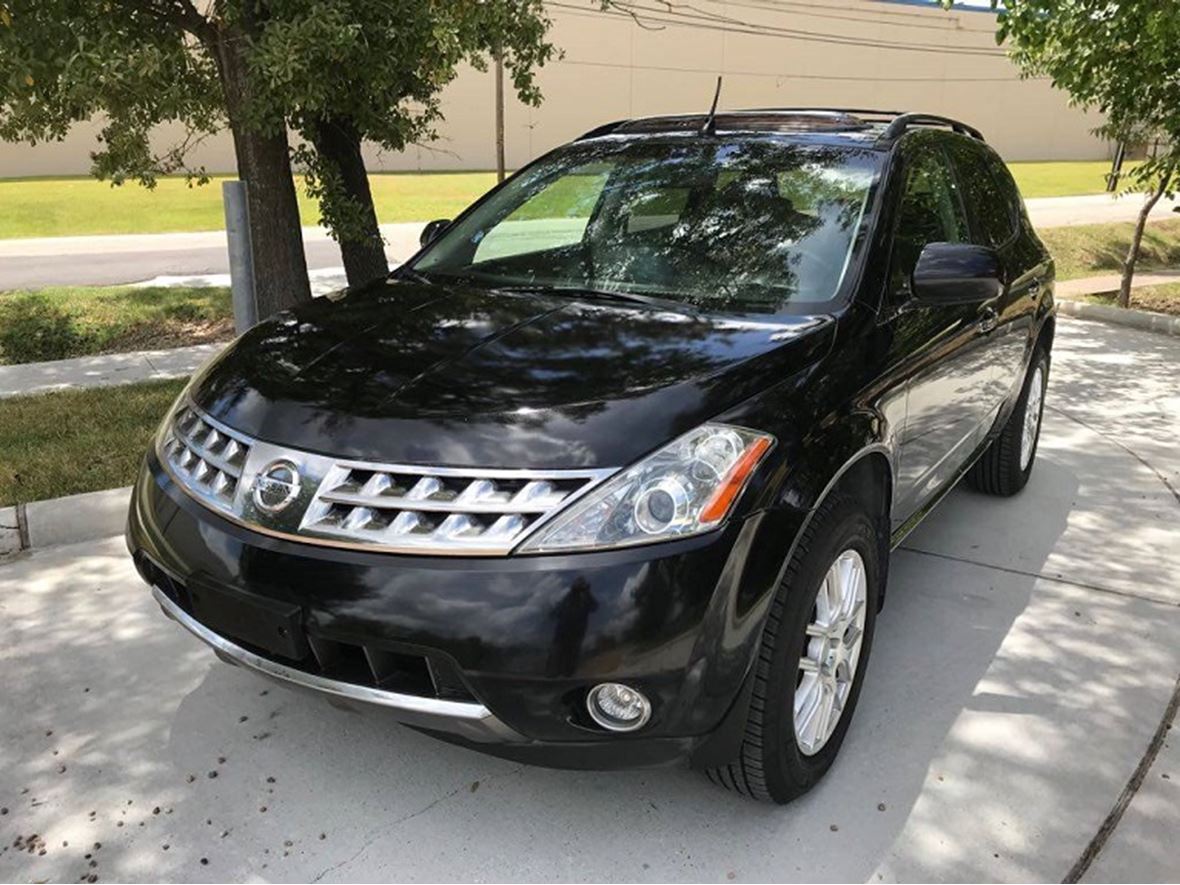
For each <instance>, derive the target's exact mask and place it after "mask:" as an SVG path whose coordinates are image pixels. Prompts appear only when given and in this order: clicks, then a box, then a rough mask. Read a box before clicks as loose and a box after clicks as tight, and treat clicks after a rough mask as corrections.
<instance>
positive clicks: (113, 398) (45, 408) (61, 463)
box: [0, 7, 187, 507]
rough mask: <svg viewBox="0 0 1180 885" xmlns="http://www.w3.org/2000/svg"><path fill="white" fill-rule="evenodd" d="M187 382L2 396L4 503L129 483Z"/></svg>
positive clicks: (0, 486)
mask: <svg viewBox="0 0 1180 885" xmlns="http://www.w3.org/2000/svg"><path fill="white" fill-rule="evenodd" d="M0 8H2V7H0ZM186 383H187V379H181V380H178V381H150V382H147V383H143V384H127V385H123V386H120V387H92V388H89V389H85V390H63V391H58V392H55V393H44V394H37V395H34V396H16V397H9V398H7V399H0V507H3V506H6V505H9V504H16V503H18V502H28V501H40V500H43V499H45V498H58V497H61V496H62V495H74V494H77V493H79V492H91V491H95V490H98V489H110V488H115V487H117V486H125V485H130V484H131V483H132V482H133V481H134V480H135V475H136V472H137V471H138V470H139V468H140V466H141V465H142V464H143V453H144V452H146V451H147V448H148V446H149V445H150V444H151V439H152V434H153V432H154V431H155V429H156V427H157V426H159V424H160V418H161V417H162V416H163V415H164V413H165V412H167V411H168V406H169V405H170V404H171V403H172V402H173V401H174V400H175V399H176V397H177V396H178V395H179V394H180V391H181V389H182V388H183V387H184V385H185V384H186ZM79 416H85V420H84V421H81V420H79Z"/></svg>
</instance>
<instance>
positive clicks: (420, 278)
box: [394, 265, 435, 286]
mask: <svg viewBox="0 0 1180 885" xmlns="http://www.w3.org/2000/svg"><path fill="white" fill-rule="evenodd" d="M394 275H395V276H398V277H403V278H405V279H410V280H413V281H414V282H415V283H422V284H423V285H426V286H433V285H434V284H435V283H434V280H432V279H430V277H428V276H426V274H424V273H422V272H421V271H417V270H414V268H412V267H408V266H405V265H403V266H402V267H399V268H398V269H397V270H396V271H394Z"/></svg>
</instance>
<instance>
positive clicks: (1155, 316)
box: [1057, 298, 1180, 336]
mask: <svg viewBox="0 0 1180 885" xmlns="http://www.w3.org/2000/svg"><path fill="white" fill-rule="evenodd" d="M1057 306H1058V309H1059V310H1060V311H1061V312H1062V313H1064V314H1066V315H1068V316H1071V317H1077V318H1078V319H1080V320H1098V321H1099V322H1103V323H1113V324H1114V325H1116V326H1129V327H1130V328H1132V329H1141V330H1143V331H1145V332H1158V333H1160V334H1161V335H1176V336H1180V317H1174V316H1169V315H1168V314H1166V313H1153V312H1151V311H1148V310H1135V309H1134V308H1130V307H1108V306H1107V305H1105V304H1091V303H1090V302H1088V301H1073V300H1071V299H1068V298H1058V299H1057Z"/></svg>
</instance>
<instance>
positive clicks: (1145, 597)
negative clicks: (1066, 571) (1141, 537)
mask: <svg viewBox="0 0 1180 885" xmlns="http://www.w3.org/2000/svg"><path fill="white" fill-rule="evenodd" d="M897 549H898V550H904V551H905V552H906V553H918V554H920V555H922V556H934V557H936V558H938V559H947V560H950V561H951V562H959V563H962V564H963V565H975V566H979V567H980V568H989V569H993V570H995V571H997V572H1005V573H1007V574H1009V575H1021V576H1023V577H1026V578H1037V579H1038V580H1041V581H1051V582H1052V583H1054V584H1066V585H1068V586H1070V587H1077V588H1079V589H1081V590H1093V591H1094V592H1095V593H1109V594H1110V595H1111V596H1121V597H1123V598H1124V599H1138V600H1140V601H1141V602H1150V603H1152V604H1154V605H1166V606H1168V607H1169V608H1180V602H1177V601H1175V600H1173V599H1162V598H1160V597H1158V596H1152V595H1150V594H1143V593H1132V592H1131V591H1130V590H1115V589H1112V588H1110V587H1102V586H1100V585H1098V584H1087V583H1085V582H1084V581H1072V580H1070V579H1069V578H1059V577H1055V576H1053V575H1046V574H1043V573H1041V572H1029V571H1024V570H1023V569H1018V568H1012V567H1011V566H1005V565H996V564H995V563H991V562H979V561H978V560H975V559H967V558H965V557H962V556H952V555H951V554H950V553H938V552H937V551H934V550H922V549H921V548H920V547H906V546H905V545H902V546H901V547H898V548H897Z"/></svg>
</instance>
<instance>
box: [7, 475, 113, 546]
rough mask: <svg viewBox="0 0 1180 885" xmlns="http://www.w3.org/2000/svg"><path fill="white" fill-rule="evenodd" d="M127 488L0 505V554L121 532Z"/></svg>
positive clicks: (73, 542) (104, 536) (103, 536)
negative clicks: (10, 505) (7, 505)
mask: <svg viewBox="0 0 1180 885" xmlns="http://www.w3.org/2000/svg"><path fill="white" fill-rule="evenodd" d="M130 499H131V487H130V486H126V487H124V488H121V489H105V490H103V491H101V492H86V493H85V494H81V495H69V496H67V497H65V498H52V499H50V500H48V501H33V502H31V503H29V504H17V505H16V506H15V507H0V556H2V555H4V554H8V553H17V552H19V551H21V550H31V549H35V548H39V547H52V546H55V545H57V544H75V543H77V542H79V541H91V540H94V539H96V538H109V537H110V536H111V535H117V534H119V533H120V532H121V531H123V524H124V522H125V521H126V519H127V505H128V502H129V501H130Z"/></svg>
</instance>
